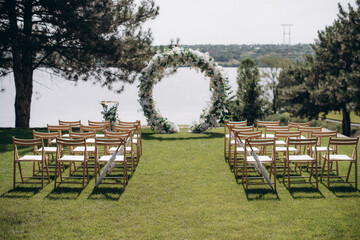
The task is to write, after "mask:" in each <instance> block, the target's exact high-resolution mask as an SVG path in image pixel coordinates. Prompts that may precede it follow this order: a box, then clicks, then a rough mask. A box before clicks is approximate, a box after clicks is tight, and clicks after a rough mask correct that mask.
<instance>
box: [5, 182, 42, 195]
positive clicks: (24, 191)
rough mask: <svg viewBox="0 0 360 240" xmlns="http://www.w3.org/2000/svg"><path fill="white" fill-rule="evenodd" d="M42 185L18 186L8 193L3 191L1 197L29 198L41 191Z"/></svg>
mask: <svg viewBox="0 0 360 240" xmlns="http://www.w3.org/2000/svg"><path fill="white" fill-rule="evenodd" d="M44 187H45V184H44ZM40 190H41V187H22V186H17V187H15V188H13V189H11V190H9V191H8V192H6V193H3V194H2V195H1V196H0V197H1V198H24V199H29V198H31V197H33V196H34V195H35V194H37V193H39V192H40Z"/></svg>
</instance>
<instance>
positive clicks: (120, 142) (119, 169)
mask: <svg viewBox="0 0 360 240" xmlns="http://www.w3.org/2000/svg"><path fill="white" fill-rule="evenodd" d="M111 146H116V148H118V147H119V146H120V149H119V151H118V153H117V154H116V157H115V160H114V161H113V162H112V165H111V168H110V169H109V170H108V171H107V174H106V176H104V177H103V178H102V181H100V183H103V184H122V185H123V189H125V187H126V184H127V183H128V173H127V161H126V151H125V148H126V138H117V139H100V138H96V139H95V149H96V152H95V182H97V179H98V175H100V170H101V169H100V163H103V164H105V165H106V164H107V163H108V162H109V161H110V158H111V156H112V154H109V152H108V151H105V153H104V154H101V149H100V147H103V149H108V148H109V147H111ZM110 179H112V180H115V181H112V182H107V181H104V180H110Z"/></svg>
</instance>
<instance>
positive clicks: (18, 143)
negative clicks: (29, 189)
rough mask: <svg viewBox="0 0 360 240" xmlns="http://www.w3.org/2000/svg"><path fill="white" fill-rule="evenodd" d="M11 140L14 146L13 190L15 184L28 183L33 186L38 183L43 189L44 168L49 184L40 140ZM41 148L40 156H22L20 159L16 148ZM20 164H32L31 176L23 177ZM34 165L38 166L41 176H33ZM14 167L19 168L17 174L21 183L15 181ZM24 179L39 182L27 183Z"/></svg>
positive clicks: (42, 143)
mask: <svg viewBox="0 0 360 240" xmlns="http://www.w3.org/2000/svg"><path fill="white" fill-rule="evenodd" d="M12 140H13V145H14V176H13V188H15V186H16V183H29V184H33V183H40V184H41V188H43V187H44V168H45V169H46V174H47V179H48V182H49V183H50V175H49V169H48V166H47V158H46V155H45V151H44V142H43V140H42V138H35V139H19V138H15V137H12ZM39 146H40V147H41V148H42V150H41V154H38V155H27V154H26V155H24V156H22V157H20V155H19V151H18V148H19V147H33V148H34V149H35V148H38V147H39ZM21 162H32V163H33V175H32V176H30V177H28V176H23V173H22V169H21V164H20V163H21ZM36 163H39V164H40V167H41V168H40V172H41V176H40V177H39V176H36V175H35V165H36ZM16 165H17V166H18V167H19V173H20V178H21V182H17V181H16ZM24 178H29V179H39V178H40V179H41V181H40V182H37V181H27V182H24Z"/></svg>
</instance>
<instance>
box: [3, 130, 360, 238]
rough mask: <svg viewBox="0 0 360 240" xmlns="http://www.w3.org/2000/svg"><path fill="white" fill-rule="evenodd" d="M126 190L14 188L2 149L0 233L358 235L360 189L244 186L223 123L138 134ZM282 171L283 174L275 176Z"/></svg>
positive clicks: (29, 235) (59, 235) (82, 235)
mask: <svg viewBox="0 0 360 240" xmlns="http://www.w3.org/2000/svg"><path fill="white" fill-rule="evenodd" d="M143 139H144V141H143V156H142V159H141V160H140V164H139V166H138V167H137V169H136V172H135V174H134V176H133V177H132V178H131V179H130V182H129V184H128V186H127V188H126V190H125V192H122V191H121V190H120V188H119V187H113V186H109V185H105V186H101V187H100V188H99V190H93V186H94V179H92V180H91V182H90V183H89V185H88V186H87V187H86V188H85V189H84V190H81V189H80V188H78V186H68V185H63V186H61V187H60V188H59V189H57V190H53V182H51V184H48V185H47V186H46V187H45V188H44V189H38V188H37V187H36V188H32V187H28V186H21V187H18V188H16V189H12V182H11V181H12V171H11V169H12V162H11V159H12V150H11V147H8V144H9V142H7V143H4V144H3V143H2V145H3V147H2V148H1V152H0V169H1V170H0V171H1V172H0V173H1V174H0V183H1V184H0V226H1V227H0V239H18V238H26V239H65V238H71V239H74V238H76V239H99V238H103V239H121V238H127V239H240V238H244V239H310V238H311V239H314V238H315V239H338V238H341V239H356V238H358V237H359V236H360V192H359V191H358V190H354V189H353V188H352V187H349V186H348V185H345V184H343V185H340V187H335V188H332V189H328V188H326V187H325V186H324V185H323V184H319V190H315V189H313V188H311V186H308V185H306V184H305V185H304V186H302V185H301V186H299V187H297V188H295V189H294V190H291V191H289V190H287V189H286V188H285V187H284V185H282V184H281V183H280V182H278V191H277V193H274V192H273V191H271V190H269V189H267V188H266V186H264V187H262V188H261V189H253V190H250V191H248V192H245V191H244V188H243V186H242V185H241V184H238V183H236V181H235V178H234V175H233V173H232V172H231V171H230V170H229V167H228V165H227V163H226V162H225V161H224V158H223V130H222V129H214V130H211V131H209V132H208V133H205V134H192V133H188V132H186V130H183V131H182V132H180V133H177V134H172V135H161V134H154V133H152V132H151V130H149V129H145V130H144V134H143ZM279 180H281V179H279Z"/></svg>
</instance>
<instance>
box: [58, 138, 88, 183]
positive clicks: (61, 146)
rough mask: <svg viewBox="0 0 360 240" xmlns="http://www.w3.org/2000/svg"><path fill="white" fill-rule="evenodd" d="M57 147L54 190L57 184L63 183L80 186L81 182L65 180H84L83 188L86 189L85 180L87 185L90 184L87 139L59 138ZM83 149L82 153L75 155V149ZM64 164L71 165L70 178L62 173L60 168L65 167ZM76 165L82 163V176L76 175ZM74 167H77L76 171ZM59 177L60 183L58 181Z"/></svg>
mask: <svg viewBox="0 0 360 240" xmlns="http://www.w3.org/2000/svg"><path fill="white" fill-rule="evenodd" d="M56 145H57V152H56V168H55V182H54V188H57V184H58V183H59V184H61V183H75V184H79V181H64V179H82V182H80V183H82V188H83V189H84V187H85V178H86V179H87V183H89V168H88V160H89V159H88V153H87V147H86V140H85V138H80V139H65V138H57V139H56ZM77 147H78V148H82V149H83V151H82V152H78V154H77V155H75V153H74V151H73V149H75V148H77ZM64 163H68V164H69V176H68V177H65V176H63V173H62V171H60V168H61V167H62V166H63V164H64ZM76 163H80V166H82V169H83V170H82V176H78V175H76V172H78V171H76ZM72 165H74V166H75V169H74V171H72V170H71V169H72ZM58 175H59V178H60V181H59V180H58Z"/></svg>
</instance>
